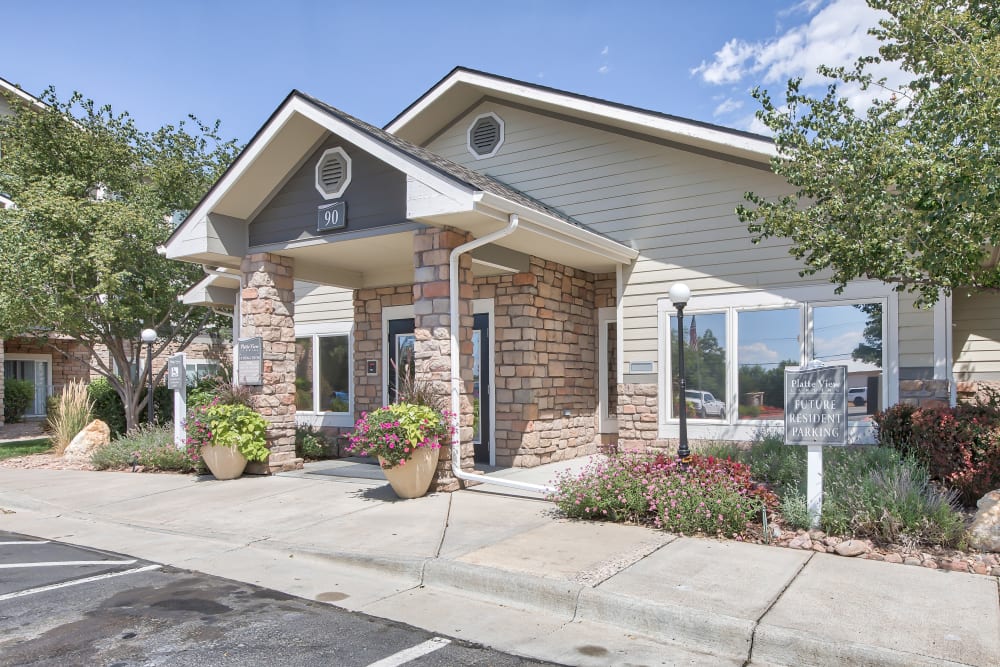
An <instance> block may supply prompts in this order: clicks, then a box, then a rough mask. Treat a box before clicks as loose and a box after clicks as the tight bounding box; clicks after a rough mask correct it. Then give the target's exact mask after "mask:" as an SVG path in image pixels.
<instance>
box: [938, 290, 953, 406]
mask: <svg viewBox="0 0 1000 667" xmlns="http://www.w3.org/2000/svg"><path fill="white" fill-rule="evenodd" d="M953 305H954V304H953V302H952V296H951V295H950V294H948V295H945V294H941V295H939V297H938V301H937V303H935V304H934V379H935V380H947V381H948V402H949V403H950V404H951V405H955V403H956V402H957V401H958V389H957V387H956V386H955V360H954V358H953V356H954V352H953V350H952V336H953V335H954V334H953V329H952V326H953V323H952V308H953Z"/></svg>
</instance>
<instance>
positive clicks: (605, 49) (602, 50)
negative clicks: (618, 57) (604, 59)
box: [601, 46, 611, 56]
mask: <svg viewBox="0 0 1000 667" xmlns="http://www.w3.org/2000/svg"><path fill="white" fill-rule="evenodd" d="M610 50H611V49H609V48H608V47H606V46H605V47H604V48H603V49H601V55H602V56H606V55H608V51H610Z"/></svg>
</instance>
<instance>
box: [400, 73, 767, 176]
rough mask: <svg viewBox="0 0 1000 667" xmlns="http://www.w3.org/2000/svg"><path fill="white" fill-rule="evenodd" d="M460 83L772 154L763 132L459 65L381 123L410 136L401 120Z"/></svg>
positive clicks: (755, 154)
mask: <svg viewBox="0 0 1000 667" xmlns="http://www.w3.org/2000/svg"><path fill="white" fill-rule="evenodd" d="M466 86H472V87H475V88H479V89H481V91H482V94H481V95H478V96H477V97H481V96H482V95H486V94H489V93H494V94H499V95H501V96H505V99H509V100H515V101H520V102H522V103H524V104H528V105H532V106H539V107H547V108H552V107H558V108H560V109H562V110H564V112H565V113H567V114H568V115H572V116H582V117H590V118H595V117H596V118H598V119H601V120H605V121H606V122H608V123H609V124H612V125H615V126H622V125H625V126H629V127H630V128H632V129H634V130H635V131H638V132H641V133H643V134H649V135H652V136H664V135H667V136H669V137H670V138H672V139H674V140H675V141H679V142H682V143H690V144H696V145H705V144H711V145H715V146H717V147H718V148H717V149H718V150H719V151H720V152H725V153H735V154H737V155H741V156H743V157H747V158H750V159H755V160H757V161H760V162H764V163H766V162H768V161H769V160H770V159H771V158H772V157H773V156H775V155H776V154H777V150H776V148H775V146H774V144H773V143H772V142H770V141H768V140H767V138H765V137H760V138H756V137H748V136H746V135H743V134H735V133H730V132H726V131H725V130H723V129H719V128H713V127H705V126H704V125H702V124H700V123H695V122H692V121H689V120H686V119H681V118H669V117H664V116H661V115H659V114H654V113H651V112H649V111H644V110H641V109H630V108H623V107H621V106H618V105H615V104H611V103H608V102H605V101H603V100H597V99H581V98H579V97H577V96H575V95H571V94H567V93H565V92H563V91H559V90H552V89H547V88H537V87H535V86H531V85H530V84H525V83H522V82H516V81H507V80H503V79H499V78H497V77H494V76H491V75H487V74H481V73H479V72H470V71H468V70H461V69H460V70H456V71H454V72H452V74H451V75H450V76H448V77H447V78H446V79H445V80H443V81H441V82H440V83H439V84H437V85H436V86H435V87H434V88H432V89H431V90H429V91H428V92H427V93H425V94H424V96H423V97H422V98H421V99H420V100H419V101H418V102H417V103H415V104H413V106H411V107H410V108H409V109H407V110H406V111H404V112H403V113H402V114H400V115H399V116H398V117H397V118H396V119H394V120H393V121H392V122H391V123H390V124H389V125H388V126H386V128H385V129H386V131H387V132H389V133H391V134H395V135H399V136H403V137H404V138H407V139H410V140H412V138H410V137H407V136H406V125H407V124H409V123H410V122H412V121H414V120H416V119H417V118H418V117H419V116H421V115H422V114H423V113H424V112H425V111H427V110H428V109H429V108H430V107H431V106H432V105H434V104H435V103H436V102H438V101H439V100H440V99H441V98H442V97H444V96H446V95H448V94H449V93H450V92H451V90H452V89H459V88H463V87H466ZM463 99H465V98H463ZM457 111H458V110H456V112H457ZM448 119H449V120H450V119H451V115H449V116H448ZM419 141H420V140H418V143H419Z"/></svg>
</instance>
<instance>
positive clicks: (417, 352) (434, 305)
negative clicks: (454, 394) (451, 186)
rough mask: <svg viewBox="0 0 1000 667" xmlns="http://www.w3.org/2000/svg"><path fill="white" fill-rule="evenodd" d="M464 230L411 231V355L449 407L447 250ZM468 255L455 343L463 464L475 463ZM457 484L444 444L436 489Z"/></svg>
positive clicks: (461, 239)
mask: <svg viewBox="0 0 1000 667" xmlns="http://www.w3.org/2000/svg"><path fill="white" fill-rule="evenodd" d="M471 238H472V237H471V236H470V235H469V234H467V233H465V232H460V231H456V230H453V229H442V228H437V227H428V228H426V229H421V230H417V231H415V232H414V233H413V259H414V272H413V314H414V339H415V342H414V356H415V366H416V374H417V375H416V376H417V380H418V382H425V383H427V384H428V385H429V388H430V391H431V394H432V395H433V396H434V397H435V399H436V401H437V402H439V404H440V405H441V406H443V407H445V408H447V409H450V408H451V335H450V334H451V332H450V323H451V315H450V308H451V304H450V300H449V294H450V291H451V290H450V285H449V276H448V273H449V264H448V262H449V258H450V256H451V251H452V250H453V249H454V248H457V247H458V246H460V245H462V244H463V243H466V242H468V241H469V240H471ZM472 293H473V286H472V257H471V256H470V255H468V254H466V255H463V256H462V258H461V261H460V264H459V297H460V301H459V317H460V318H461V322H460V325H461V326H460V328H459V349H460V354H461V358H462V369H461V373H462V380H463V383H462V385H463V386H462V401H461V406H462V407H461V415H460V420H459V423H460V424H461V429H460V435H461V442H462V465H461V467H462V469H463V470H471V469H472V466H473V449H472V424H473V413H472V400H471V399H470V393H469V390H470V387H471V384H472V325H473V320H472ZM460 487H461V484H460V482H459V480H458V479H456V478H455V477H454V476H453V475H452V473H451V448H450V446H446V445H444V444H442V447H441V457H440V459H439V462H438V472H437V475H436V477H435V481H434V490H436V491H455V490H457V489H459V488H460Z"/></svg>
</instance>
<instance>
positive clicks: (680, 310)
mask: <svg viewBox="0 0 1000 667" xmlns="http://www.w3.org/2000/svg"><path fill="white" fill-rule="evenodd" d="M668 296H669V297H670V303H672V304H673V305H674V308H676V309H677V370H678V373H679V374H680V380H679V382H678V389H679V394H680V401H678V407H677V410H678V413H679V415H678V416H679V418H680V430H679V432H678V434H677V436H678V437H677V440H678V444H677V458H678V459H680V460H681V463H687V462H688V461H689V460H690V459H691V450H689V449H688V433H687V380H686V379H685V375H686V373H685V372H684V306H686V305H687V303H688V301H690V300H691V289H690V288H689V287H688V286H687V285H685V284H684V283H674V284H673V285H671V286H670V291H669V292H668Z"/></svg>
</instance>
